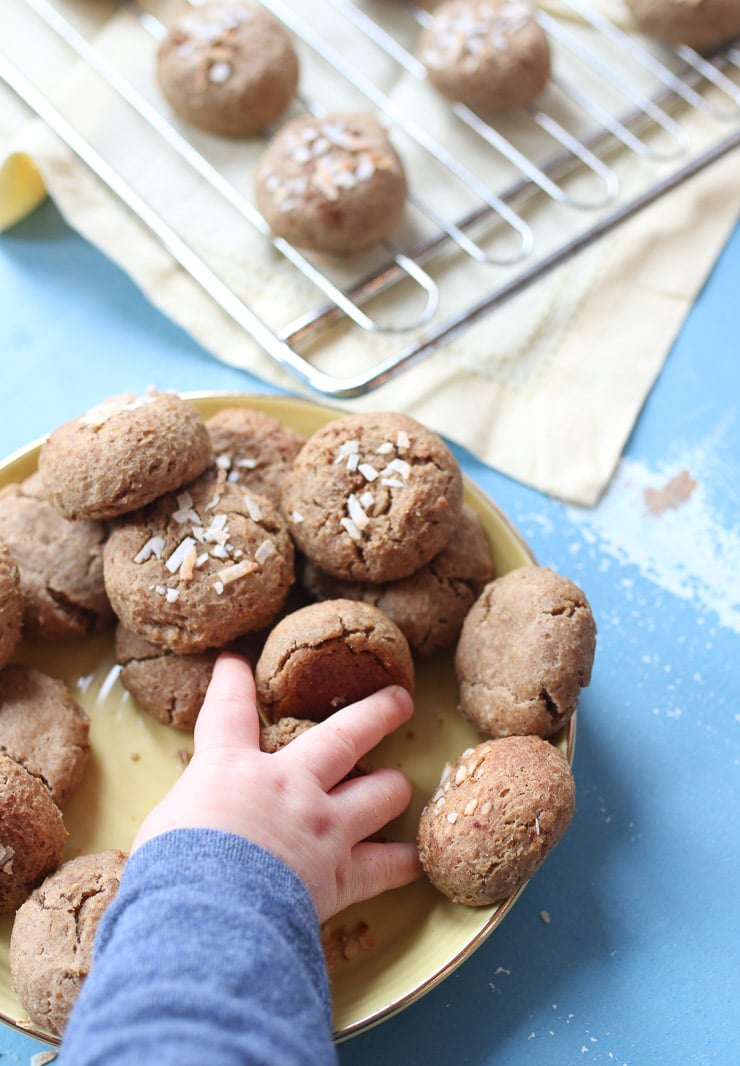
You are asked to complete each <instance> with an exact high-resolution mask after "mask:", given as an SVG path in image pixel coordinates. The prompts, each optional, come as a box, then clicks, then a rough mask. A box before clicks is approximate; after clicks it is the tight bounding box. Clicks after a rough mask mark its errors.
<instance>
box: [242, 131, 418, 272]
mask: <svg viewBox="0 0 740 1066" xmlns="http://www.w3.org/2000/svg"><path fill="white" fill-rule="evenodd" d="M254 182H255V195H256V199H257V206H258V207H259V209H260V211H261V213H262V215H263V216H264V218H265V221H266V222H267V223H268V225H269V226H270V229H271V230H272V232H273V233H274V234H276V236H278V237H283V238H284V239H285V240H287V241H290V243H291V244H294V245H296V246H297V247H299V248H306V249H309V250H312V251H316V252H329V253H335V254H338V255H345V254H348V253H351V252H356V251H361V250H363V249H366V248H371V247H372V246H373V245H375V244H378V243H379V242H380V241H382V240H383V239H384V238H385V237H387V236H389V234H390V233H392V232H393V230H394V229H395V228H396V226H397V225H398V223H399V222H400V220H401V216H402V215H403V211H404V207H405V204H406V196H407V193H408V186H407V182H406V173H405V170H404V167H403V163H402V161H401V158H400V156H399V155H398V153H397V151H396V150H395V148H394V147H393V145H392V143H391V141H390V138H389V136H388V134H387V132H386V131H385V129H384V128H383V126H381V124H380V123H379V122H378V120H377V119H376V118H375V117H374V116H373V115H370V114H365V113H364V112H352V113H335V114H330V115H323V116H321V117H319V118H317V117H315V116H313V115H308V116H301V117H300V118H296V119H292V120H291V121H290V122H288V123H286V124H285V126H284V127H283V128H282V129H281V130H280V131H279V132H278V133H277V134H276V135H275V137H273V139H272V141H271V142H270V144H269V146H268V148H267V151H266V152H265V154H264V155H263V156H262V158H261V159H260V161H259V163H258V164H257V168H256V170H255V178H254Z"/></svg>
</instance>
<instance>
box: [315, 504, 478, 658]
mask: <svg viewBox="0 0 740 1066" xmlns="http://www.w3.org/2000/svg"><path fill="white" fill-rule="evenodd" d="M492 577H493V563H492V560H491V550H490V548H489V546H488V541H487V540H486V534H485V531H484V529H483V526H482V524H481V520H480V518H479V517H478V515H477V513H476V512H475V510H474V509H473V508H472V507H471V506H470V504H467V503H464V504H463V508H462V513H461V515H460V521H459V523H458V525H457V528H456V529H455V532H454V533H453V534H452V536H451V537H450V540H449V543H448V544H447V546H446V547H445V548H443V549H442V551H441V552H440V553H439V555H435V557H434V558H433V559H432V560H431V562H429V563H427V564H426V566H423V567H422V568H421V569H420V570H417V571H416V573H414V574H411V576H410V577H404V578H401V580H400V581H392V582H389V583H388V584H385V585H371V584H369V583H367V582H353V581H342V580H340V579H339V578H335V577H331V575H330V574H326V573H324V571H323V570H320V569H319V568H318V567H316V566H314V565H313V563H311V562H307V563H306V564H305V566H304V568H303V582H304V584H305V586H306V588H307V590H308V591H309V593H310V594H311V595H312V596H313V597H314V598H315V599H317V600H331V599H339V598H343V599H347V600H362V601H363V603H371V604H373V605H374V606H375V607H379V608H380V610H381V611H384V612H385V614H387V615H388V617H389V618H391V619H392V620H393V621H394V622H395V623H396V625H397V626H398V628H399V629H400V630H401V632H402V633H403V635H404V636H405V637H406V640H407V641H408V642H409V647H410V648H411V651H412V652H413V653H414V654H416V655H419V656H429V655H434V654H436V653H437V652H439V651H443V650H444V649H445V648H450V647H452V645H453V644H454V643H455V641H456V640H457V638H458V636H459V634H460V630H461V628H462V624H463V622H464V620H465V616H466V615H467V613H468V611H469V610H470V608H471V607H472V606H473V603H474V602H475V600H476V598H477V597H478V596H479V595H480V593H481V592H482V590H483V587H484V585H486V584H487V583H488V582H489V581H490V580H491V578H492Z"/></svg>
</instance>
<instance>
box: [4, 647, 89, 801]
mask: <svg viewBox="0 0 740 1066" xmlns="http://www.w3.org/2000/svg"><path fill="white" fill-rule="evenodd" d="M0 751H2V752H3V754H5V755H9V756H10V757H11V758H12V759H15V761H16V762H17V763H20V764H21V766H24V767H25V768H26V770H28V772H29V773H31V774H33V776H34V777H38V778H40V780H41V781H43V783H44V784H45V785H46V786H47V788H48V789H49V791H50V792H51V795H52V798H53V800H54V802H55V803H56V804H57V806H58V807H64V806H65V804H66V803H67V800H68V799H69V797H70V796H71V795H72V794H73V792H74V791H75V789H76V788H77V786H78V785H79V784H80V782H81V781H82V778H83V777H84V774H85V769H86V768H87V764H88V762H89V759H90V719H89V718H88V716H87V714H86V712H85V711H84V710H83V709H82V707H80V705H79V704H78V703H77V702H76V701H75V700H74V699H73V698H72V696H71V695H70V693H69V691H68V689H67V686H66V685H64V684H63V683H62V682H61V681H58V680H57V679H56V678H53V677H48V676H47V675H46V674H44V673H42V672H41V670H36V669H35V668H34V667H31V666H21V665H19V664H16V663H11V664H10V666H6V667H5V669H4V670H3V671H2V672H0Z"/></svg>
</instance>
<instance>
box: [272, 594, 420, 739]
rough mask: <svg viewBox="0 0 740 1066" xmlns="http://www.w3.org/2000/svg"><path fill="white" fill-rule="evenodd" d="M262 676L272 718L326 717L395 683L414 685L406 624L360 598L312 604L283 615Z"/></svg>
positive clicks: (312, 718) (275, 632) (274, 634)
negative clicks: (401, 628)
mask: <svg viewBox="0 0 740 1066" xmlns="http://www.w3.org/2000/svg"><path fill="white" fill-rule="evenodd" d="M254 676H255V683H256V686H257V704H258V707H259V709H260V712H261V714H262V716H263V717H264V718H265V720H266V721H267V722H277V721H278V720H279V719H280V718H285V717H291V718H308V719H311V720H312V721H317V722H320V721H322V720H323V719H325V718H328V717H329V715H330V714H333V713H334V711H338V710H339V709H340V708H341V707H346V706H347V704H350V703H354V702H355V701H356V700H360V699H364V698H365V697H366V696H370V695H371V694H372V693H373V692H377V691H378V690H379V689H381V688H385V687H386V686H387V685H401V686H402V687H403V688H405V689H407V690H408V691H409V692H413V689H414V666H413V662H412V659H411V652H410V650H409V646H408V643H407V641H406V638H405V637H404V635H403V633H402V632H401V630H400V629H399V628H398V626H397V625H396V624H395V622H392V621H391V620H390V618H388V616H387V615H386V614H384V613H383V611H381V610H380V609H379V608H377V607H373V606H372V605H371V604H368V603H356V602H354V601H353V600H326V601H325V602H323V603H313V604H309V605H308V606H307V607H302V608H300V609H299V610H297V611H293V612H292V613H291V614H289V615H286V616H285V617H284V618H282V619H281V620H280V622H278V624H277V625H276V626H275V627H274V629H272V631H271V632H270V633H269V635H268V637H267V640H266V641H265V646H264V648H263V649H262V654H261V655H260V657H259V659H258V660H257V666H256V668H255V675H254Z"/></svg>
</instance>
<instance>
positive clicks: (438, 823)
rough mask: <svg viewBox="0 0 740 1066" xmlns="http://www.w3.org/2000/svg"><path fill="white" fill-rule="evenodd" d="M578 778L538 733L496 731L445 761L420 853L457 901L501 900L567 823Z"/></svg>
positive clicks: (423, 820)
mask: <svg viewBox="0 0 740 1066" xmlns="http://www.w3.org/2000/svg"><path fill="white" fill-rule="evenodd" d="M574 809H575V781H574V779H573V773H572V771H571V768H570V766H569V764H568V760H567V759H566V758H565V756H564V755H563V754H562V753H561V752H560V751H559V750H558V749H557V748H556V747H555V746H554V745H552V744H550V743H548V742H547V741H546V740H542V739H541V738H540V737H535V736H526V737H501V738H499V739H496V740H487V741H484V742H483V743H481V744H478V745H477V746H476V747H474V748H469V749H468V750H467V751H464V752H463V753H462V754H461V755H460V756H459V758H458V759H456V761H455V762H454V763H453V764H452V765H451V766H447V767H445V771H444V773H443V775H442V780H441V781H440V783H439V787H438V788H437V790H436V792H435V793H434V795H433V796H432V798H431V799H430V801H429V803H427V804H426V806H425V807H424V809H423V811H422V813H421V817H420V819H419V830H418V834H417V844H418V848H419V858H420V860H421V864H422V866H423V867H424V872H425V873H426V875H427V877H428V878H429V880H430V881H431V882H432V884H433V885H434V886H435V888H437V889H439V891H440V892H442V893H444V895H446V896H448V897H449V898H450V899H451V900H453V901H454V902H455V903H465V904H467V905H468V906H470V907H482V906H487V905H489V904H491V903H496V902H497V901H499V900H503V899H504V898H505V897H506V896H509V895H511V894H512V893H513V892H516V891H517V889H519V888H521V886H522V885H523V884H524V883H525V882H526V881H528V880H529V878H530V877H532V875H533V874H534V873H536V871H537V870H538V869H539V868H540V866H541V865H542V863H543V862H544V860H545V859H546V858H547V856H548V855H549V854H550V852H551V851H552V849H553V848H554V847H555V846H556V844H558V842H559V841H560V840H561V839H562V837H563V834H564V833H565V831H566V830H567V829H568V826H569V825H570V822H571V819H572V817H573V812H574Z"/></svg>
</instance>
